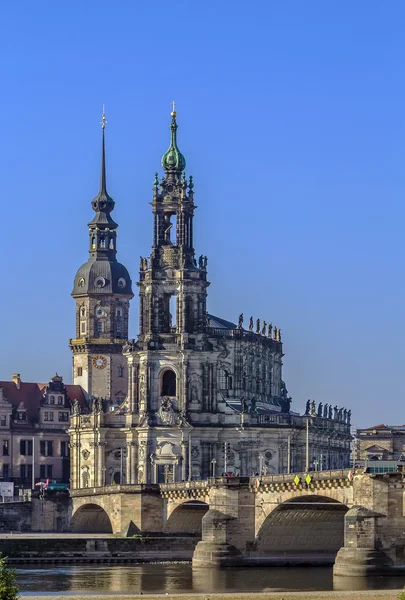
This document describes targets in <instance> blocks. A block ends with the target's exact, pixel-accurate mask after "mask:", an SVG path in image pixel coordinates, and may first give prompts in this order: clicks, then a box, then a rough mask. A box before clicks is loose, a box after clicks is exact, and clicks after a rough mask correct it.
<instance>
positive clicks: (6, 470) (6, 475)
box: [3, 463, 10, 480]
mask: <svg viewBox="0 0 405 600" xmlns="http://www.w3.org/2000/svg"><path fill="white" fill-rule="evenodd" d="M9 477H10V465H9V464H7V463H6V464H3V479H4V480H6V479H8V478H9Z"/></svg>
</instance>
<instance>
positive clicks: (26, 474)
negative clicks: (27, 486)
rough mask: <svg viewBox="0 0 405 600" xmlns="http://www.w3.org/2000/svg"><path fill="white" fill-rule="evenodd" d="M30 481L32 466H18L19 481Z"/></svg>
mask: <svg viewBox="0 0 405 600" xmlns="http://www.w3.org/2000/svg"><path fill="white" fill-rule="evenodd" d="M31 479H32V465H20V480H21V481H24V482H26V481H31Z"/></svg>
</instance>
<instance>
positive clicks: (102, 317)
mask: <svg viewBox="0 0 405 600" xmlns="http://www.w3.org/2000/svg"><path fill="white" fill-rule="evenodd" d="M177 129H178V124H177V117H176V112H175V110H174V109H173V112H172V113H171V124H170V137H171V139H170V146H169V149H168V150H167V152H166V153H165V154H164V155H163V157H162V161H161V164H162V168H163V177H162V178H161V179H159V176H158V174H157V173H156V174H155V179H154V186H153V196H152V202H151V206H152V213H153V232H152V249H151V253H150V255H149V256H147V257H141V259H140V272H139V280H138V282H137V286H138V288H139V298H140V303H139V304H140V306H139V334H138V337H137V339H136V340H128V319H129V303H130V300H131V298H132V297H133V291H132V281H131V278H130V275H129V273H128V270H127V269H126V268H125V266H123V265H122V264H121V263H119V262H118V260H117V227H118V225H117V223H116V222H115V221H114V219H113V217H112V212H113V209H114V205H115V203H114V200H113V199H112V197H111V196H110V195H109V194H108V192H107V182H106V156H105V117H104V116H103V120H102V158H101V181H100V191H99V193H98V194H97V196H96V197H95V198H94V200H93V201H92V208H93V211H94V217H93V219H92V220H91V221H90V223H89V225H88V227H89V231H88V233H89V259H88V261H87V262H86V263H84V265H82V266H81V267H80V268H79V270H78V271H77V273H76V276H75V279H74V287H73V292H72V296H73V298H74V299H75V301H76V337H75V338H74V339H72V340H70V348H71V350H72V353H73V380H74V384H76V385H80V386H81V387H82V388H84V390H85V391H86V393H87V403H86V406H83V403H82V404H79V403H78V402H76V403H73V407H72V417H71V424H70V430H69V434H70V446H71V487H72V488H73V489H77V488H85V487H96V486H104V485H110V484H142V483H152V484H153V483H161V482H175V481H186V480H196V479H205V478H207V477H210V476H215V475H222V474H224V473H226V474H228V475H240V476H251V475H255V474H263V473H267V474H271V473H280V472H291V471H296V472H297V471H304V470H310V469H311V470H312V469H316V468H320V469H322V468H323V469H325V468H342V467H347V466H349V461H350V442H351V435H350V412H349V413H348V412H347V411H343V409H340V410H338V409H337V407H335V409H334V411H333V412H332V407H328V405H325V406H323V405H322V403H321V404H319V406H318V407H316V406H315V403H314V402H312V403H310V402H309V401H308V403H307V411H306V414H305V415H299V414H298V413H297V412H294V411H293V410H292V409H291V398H290V397H289V396H288V392H287V389H286V385H285V383H284V381H283V378H282V365H283V356H284V353H283V344H282V339H281V331H280V329H278V328H277V327H275V326H274V327H273V325H272V324H271V323H269V324H268V323H266V322H265V321H263V322H260V321H259V320H257V321H256V322H254V320H253V318H252V317H250V319H249V320H248V322H247V324H246V325H245V324H244V317H243V315H240V316H239V318H238V319H237V321H238V322H237V323H234V322H231V321H228V320H224V319H222V318H219V317H216V316H214V315H212V314H211V313H210V312H209V311H208V308H207V296H208V288H209V285H210V283H209V280H208V259H207V257H206V256H205V255H204V254H202V255H200V256H199V257H197V255H196V251H195V242H194V235H193V227H194V217H195V214H194V213H195V208H196V205H195V203H194V193H195V192H194V181H193V178H192V177H189V178H186V175H185V167H186V160H185V157H184V155H183V154H182V153H181V152H180V150H179V147H178V142H177Z"/></svg>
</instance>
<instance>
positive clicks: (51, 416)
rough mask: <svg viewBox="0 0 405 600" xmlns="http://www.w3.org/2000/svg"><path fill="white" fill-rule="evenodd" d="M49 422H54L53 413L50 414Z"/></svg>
mask: <svg viewBox="0 0 405 600" xmlns="http://www.w3.org/2000/svg"><path fill="white" fill-rule="evenodd" d="M49 420H50V421H53V412H50V413H49Z"/></svg>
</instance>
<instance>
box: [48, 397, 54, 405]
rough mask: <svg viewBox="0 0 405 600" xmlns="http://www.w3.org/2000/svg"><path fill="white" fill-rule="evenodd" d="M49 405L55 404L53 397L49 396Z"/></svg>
mask: <svg viewBox="0 0 405 600" xmlns="http://www.w3.org/2000/svg"><path fill="white" fill-rule="evenodd" d="M49 404H55V396H49Z"/></svg>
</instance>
